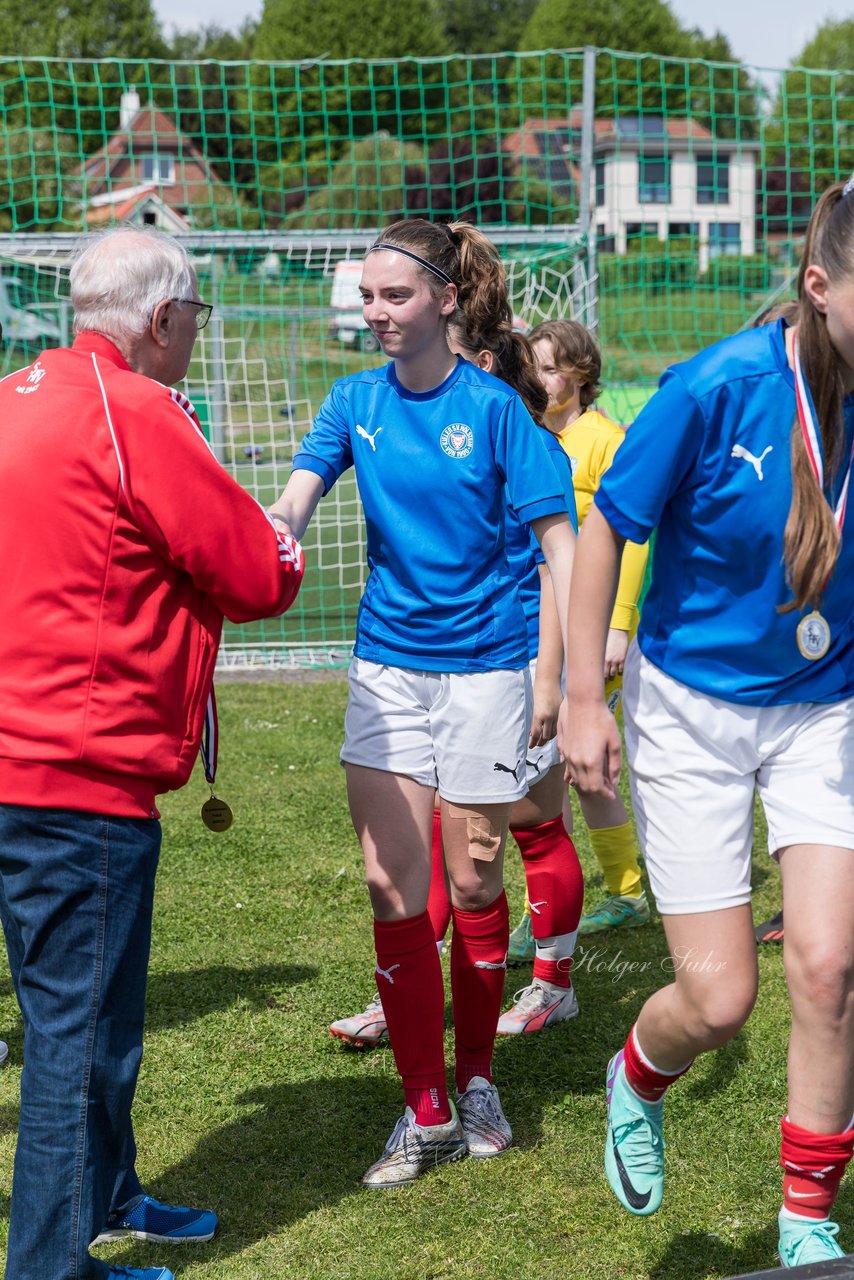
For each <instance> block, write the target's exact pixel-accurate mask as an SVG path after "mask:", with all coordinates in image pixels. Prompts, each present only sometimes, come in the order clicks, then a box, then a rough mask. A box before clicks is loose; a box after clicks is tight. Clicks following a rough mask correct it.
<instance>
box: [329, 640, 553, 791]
mask: <svg viewBox="0 0 854 1280" xmlns="http://www.w3.org/2000/svg"><path fill="white" fill-rule="evenodd" d="M349 679H350V697H349V701H348V703H347V714H346V717H345V720H344V746H343V747H342V748H341V759H342V760H343V761H344V763H345V764H360V765H364V766H366V767H367V768H369V769H383V770H385V771H387V772H388V773H402V774H405V775H406V776H407V777H409V778H414V779H415V781H416V782H420V783H423V785H424V786H427V787H438V790H439V794H440V795H441V796H442V797H443V798H444V799H445V800H451V801H452V802H453V803H454V804H504V803H509V802H512V801H513V800H519V799H520V798H521V797H522V796H524V795H525V794H526V793H527V790H528V783H527V781H526V778H525V759H526V756H525V749H526V747H527V745H528V733H529V731H530V724H531V714H532V696H531V677H530V675H529V672H528V669H527V667H525V668H524V669H523V670H521V671H479V672H474V673H472V674H466V673H462V672H451V673H440V672H437V671H409V670H406V669H404V668H402V667H386V666H382V665H381V664H379V663H376V662H366V661H365V659H364V658H354V659H353V661H352V662H351V664H350V673H349Z"/></svg>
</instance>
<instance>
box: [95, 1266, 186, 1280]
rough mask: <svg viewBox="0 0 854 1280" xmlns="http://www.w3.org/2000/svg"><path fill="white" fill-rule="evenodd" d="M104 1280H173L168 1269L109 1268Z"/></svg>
mask: <svg viewBox="0 0 854 1280" xmlns="http://www.w3.org/2000/svg"><path fill="white" fill-rule="evenodd" d="M106 1280H175V1277H174V1276H173V1274H172V1272H171V1271H170V1270H169V1269H168V1267H145V1269H144V1270H140V1268H139V1267H110V1269H109V1271H108V1272H107V1273H106Z"/></svg>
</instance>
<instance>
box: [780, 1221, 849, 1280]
mask: <svg viewBox="0 0 854 1280" xmlns="http://www.w3.org/2000/svg"><path fill="white" fill-rule="evenodd" d="M779 1223H780V1243H779V1245H778V1246H777V1255H778V1257H779V1259H780V1262H781V1264H782V1265H783V1266H784V1267H802V1266H805V1265H806V1264H807V1263H808V1262H827V1261H828V1259H829V1258H844V1257H845V1253H844V1252H843V1250H842V1249H840V1247H839V1245H838V1244H837V1243H836V1239H835V1237H836V1235H837V1234H838V1232H839V1227H838V1226H837V1225H836V1223H835V1222H831V1221H830V1220H829V1219H828V1218H825V1219H824V1220H823V1221H822V1222H817V1221H816V1220H815V1218H796V1217H794V1216H791V1215H790V1214H788V1213H783V1212H782V1211H781V1213H780V1218H779Z"/></svg>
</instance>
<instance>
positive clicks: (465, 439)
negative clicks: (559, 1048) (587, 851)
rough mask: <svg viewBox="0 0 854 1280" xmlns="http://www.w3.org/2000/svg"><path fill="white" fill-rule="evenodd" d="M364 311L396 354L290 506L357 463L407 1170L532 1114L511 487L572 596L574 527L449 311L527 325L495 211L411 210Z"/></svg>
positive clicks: (295, 477) (361, 738)
mask: <svg viewBox="0 0 854 1280" xmlns="http://www.w3.org/2000/svg"><path fill="white" fill-rule="evenodd" d="M361 291H362V298H363V307H364V316H365V319H366V321H367V323H368V324H369V326H370V327H371V329H372V330H373V332H374V333H375V334H376V336H377V338H378V339H379V342H380V344H381V346H382V348H383V350H384V351H385V353H386V354H387V355H388V356H390V357H391V362H390V363H389V364H387V365H385V366H384V367H383V368H381V369H378V370H370V371H366V372H364V373H361V374H356V375H354V376H352V377H350V378H345V379H343V380H342V381H340V382H337V383H336V384H335V385H334V386H333V388H332V391H331V392H330V394H329V396H328V398H327V399H326V401H325V402H324V404H323V405H322V406H321V409H320V412H319V413H318V415H317V418H316V420H315V424H314V426H313V428H312V430H311V432H310V433H309V435H308V436H307V437H306V438H305V440H304V441H303V445H302V448H301V449H300V452H299V453H298V455H297V457H296V459H295V461H294V472H293V474H292V476H291V479H290V480H289V482H288V485H287V487H286V489H285V492H284V493H283V495H282V497H281V498H280V499H279V501H278V502H277V503H276V505H275V507H274V509H273V513H274V515H275V516H277V517H278V518H279V519H280V521H281V522H282V523H283V524H284V525H286V526H287V527H289V528H291V529H294V530H296V529H299V530H300V531H301V532H304V530H305V528H306V525H307V523H308V521H309V519H310V518H311V515H312V513H313V511H314V508H315V507H316V505H317V503H318V501H319V499H320V497H321V496H322V494H323V493H324V492H326V491H328V490H329V488H331V486H332V485H333V484H334V483H335V480H336V479H337V478H338V476H340V475H341V474H342V472H344V471H345V470H346V469H347V468H348V467H350V466H355V468H356V476H357V479H358V483H359V489H360V492H361V496H362V502H363V506H364V510H365V521H366V526H367V534H368V548H367V550H368V564H369V569H370V572H369V576H368V582H367V585H366V588H365V593H364V596H363V598H362V602H361V605H360V609H359V619H358V629H357V637H356V643H355V646H354V658H353V662H352V664H351V668H350V699H349V703H348V708H347V716H346V723H345V741H344V747H343V749H342V753H341V757H342V760H343V761H344V764H345V766H346V770H347V787H348V794H349V800H350V810H351V814H352V817H353V823H354V826H355V828H356V832H357V834H358V836H359V839H360V842H361V844H362V848H363V851H364V854H365V867H366V874H367V880H368V887H369V891H370V896H371V902H372V906H373V909H374V938H375V945H376V952H377V967H376V972H377V979H378V986H379V990H380V994H381V996H382V1002H383V1008H384V1012H385V1016H386V1020H387V1022H388V1030H389V1037H390V1040H391V1044H392V1049H393V1050H394V1054H395V1061H396V1063H397V1067H398V1071H399V1072H400V1075H401V1077H402V1080H403V1086H404V1093H405V1097H406V1108H405V1111H404V1115H403V1116H402V1118H401V1119H400V1121H399V1122H398V1124H397V1125H396V1126H395V1129H394V1132H393V1133H392V1135H391V1138H390V1139H389V1141H388V1143H387V1145H386V1148H385V1151H384V1152H383V1154H382V1156H381V1157H380V1159H379V1160H378V1161H377V1162H376V1163H375V1164H374V1165H372V1166H371V1168H370V1169H369V1170H368V1171H367V1173H366V1174H365V1176H364V1179H363V1181H364V1183H365V1184H366V1185H367V1186H372V1187H386V1186H394V1185H398V1184H400V1183H402V1182H407V1181H410V1180H411V1179H413V1178H415V1177H417V1176H418V1175H419V1174H420V1173H422V1172H423V1171H424V1170H425V1169H428V1168H430V1167H432V1166H434V1165H437V1164H443V1163H447V1162H449V1161H452V1160H456V1159H458V1158H459V1157H460V1156H462V1155H464V1154H466V1152H467V1151H468V1153H469V1154H471V1155H475V1156H481V1157H485V1156H492V1155H496V1154H498V1153H499V1152H501V1151H503V1150H505V1149H506V1148H507V1147H508V1146H509V1145H510V1143H511V1141H512V1134H511V1131H510V1128H509V1125H508V1124H507V1121H506V1118H505V1116H504V1114H503V1110H502V1108H501V1103H500V1100H499V1097H498V1092H497V1090H496V1088H495V1086H494V1084H493V1082H492V1071H491V1058H492V1046H493V1041H494V1037H495V1028H496V1024H497V1020H498V1014H499V1012H500V1002H501V995H502V988H503V978H504V963H505V956H506V951H507V939H508V935H509V926H508V913H507V902H506V898H505V897H504V893H503V889H502V857H503V848H504V840H505V838H506V832H507V821H508V816H509V812H510V807H511V805H512V803H513V801H514V800H516V799H518V798H519V797H520V796H522V795H524V793H525V791H526V790H527V783H526V780H525V749H526V745H527V734H528V725H529V721H530V701H531V687H530V677H529V674H528V668H527V656H528V655H527V634H526V626H525V616H524V612H523V610H522V606H521V603H520V599H519V590H518V586H517V584H516V582H515V580H514V579H513V577H512V575H511V574H510V572H509V569H508V565H507V559H506V556H505V553H504V512H505V506H506V502H507V495H509V500H510V502H511V503H512V505H513V507H514V508H515V510H516V512H517V514H518V516H519V517H520V519H522V520H523V521H526V522H527V523H529V524H530V525H531V526H532V527H533V529H534V531H535V533H536V534H537V537H538V538H539V539H540V541H541V543H542V547H543V552H544V554H545V557H546V561H547V563H548V566H549V571H550V575H551V579H552V582H553V584H554V590H555V595H556V601H557V604H558V607H559V609H563V608H564V607H565V605H566V599H567V596H568V584H569V572H570V567H571V561H572V548H573V535H572V530H571V527H570V524H569V521H568V518H567V515H566V499H565V497H564V494H563V492H562V485H561V484H560V483H559V481H558V477H557V473H556V471H555V469H554V467H553V465H552V464H551V462H550V461H549V455H548V453H547V451H546V446H545V444H544V442H543V439H542V438H541V433H540V432H539V431H538V430H537V428H536V426H535V425H534V423H533V421H532V420H531V417H530V415H529V414H528V412H527V410H526V409H525V408H524V405H523V404H522V401H521V400H520V398H519V397H518V395H516V393H515V392H513V390H512V389H511V388H510V387H508V386H507V385H506V384H505V383H502V382H500V381H499V380H498V379H497V378H493V377H491V376H490V375H489V374H487V373H484V372H483V371H481V370H479V369H476V368H475V367H474V366H472V365H470V364H468V363H467V362H466V361H464V360H460V359H458V358H457V357H456V356H454V355H452V353H451V352H450V350H449V348H448V343H447V337H446V329H447V324H448V321H449V320H450V319H451V318H452V317H453V316H454V315H455V314H461V315H462V316H463V317H465V318H466V320H467V321H468V320H471V321H472V322H473V323H477V324H478V325H480V326H483V327H491V328H493V329H497V328H500V327H502V326H505V327H509V326H510V324H511V315H510V307H509V302H508V297H507V285H506V277H505V274H504V270H503V268H502V265H501V262H500V259H499V258H498V255H497V253H496V252H495V250H494V248H493V246H492V245H491V244H490V243H489V241H488V240H487V239H486V238H485V237H484V236H483V235H481V234H480V233H479V232H478V231H477V230H476V229H474V228H472V227H470V226H468V225H467V224H464V223H460V224H455V225H453V226H451V227H445V226H442V225H439V224H433V223H429V222H426V221H424V220H423V219H412V220H409V221H405V222H399V223H395V224H393V225H392V226H390V227H387V228H386V229H385V230H384V231H383V232H382V234H381V235H380V238H379V240H378V241H377V242H376V243H375V244H374V245H373V246H372V248H371V250H369V252H368V255H367V257H366V259H365V263H364V267H363V273H362V281H361ZM436 789H438V792H439V795H440V797H441V813H442V828H443V839H444V846H445V857H446V865H447V870H448V877H449V881H450V885H451V900H452V910H453V921H454V934H453V947H452V960H451V986H452V995H453V1004H454V1022H455V1043H456V1063H455V1079H456V1086H457V1108H458V1109H459V1110H458V1112H457V1108H455V1107H454V1105H453V1104H452V1103H451V1101H450V1099H449V1097H448V1091H447V1084H446V1078H445V1064H444V1055H443V1016H444V992H443V984H442V974H441V968H440V964H439V957H438V954H437V951H436V946H435V942H434V938H433V930H432V927H431V924H430V919H429V916H428V913H427V910H426V904H427V895H428V889H429V883H430V864H431V858H430V845H431V828H432V815H433V796H434V792H435V790H436Z"/></svg>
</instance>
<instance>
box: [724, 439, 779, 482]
mask: <svg viewBox="0 0 854 1280" xmlns="http://www.w3.org/2000/svg"><path fill="white" fill-rule="evenodd" d="M773 448H774V446H773V444H769V445H768V446H767V447H766V448H765V449H763V450H762V452H761V453H760V455H759V457H758V458H756V457H754V455H753V454H752V453H751V452H750V450H749V449H745V447H744V445H743V444H735V445H733V447H732V453H731V454H730V457H731V458H743V459H744V461H745V462H749V463H750V465H751V466H752V467H753V470H754V471H755V472H756V475H757V477H758V479H760V480H764V479H765V476H764V475H763V472H762V461H763V459H764V458H765V457H766V456H767V454H769V453H771V452H772V450H773Z"/></svg>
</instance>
